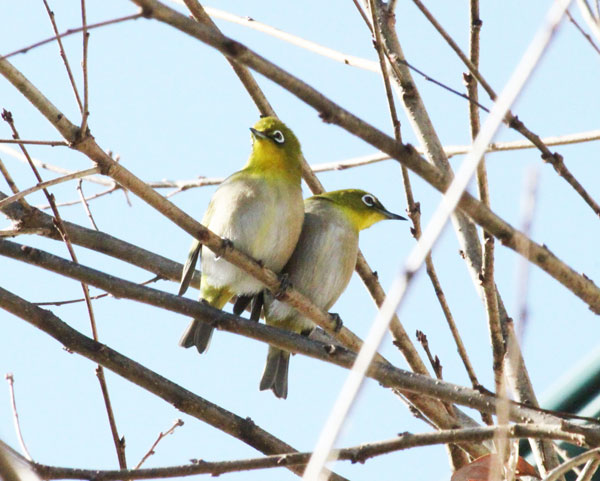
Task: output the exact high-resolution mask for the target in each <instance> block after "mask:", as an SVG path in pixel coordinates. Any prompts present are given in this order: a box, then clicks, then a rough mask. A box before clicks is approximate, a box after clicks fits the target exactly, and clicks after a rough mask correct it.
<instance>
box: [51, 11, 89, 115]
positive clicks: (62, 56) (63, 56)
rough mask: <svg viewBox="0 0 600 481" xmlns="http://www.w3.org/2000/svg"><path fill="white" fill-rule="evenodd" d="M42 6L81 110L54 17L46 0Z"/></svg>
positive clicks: (77, 93) (73, 79)
mask: <svg viewBox="0 0 600 481" xmlns="http://www.w3.org/2000/svg"><path fill="white" fill-rule="evenodd" d="M43 1H44V6H45V7H46V11H47V12H48V17H49V18H50V22H51V23H52V29H53V30H54V35H55V36H56V41H57V43H58V49H59V51H60V57H61V58H62V60H63V63H64V64H65V68H66V69H67V75H68V76H69V82H70V83H71V87H72V88H73V93H74V94H75V99H76V100H77V105H79V111H80V112H83V105H82V103H81V97H80V96H79V91H78V90H77V85H76V84H75V78H74V77H73V72H72V71H71V67H70V65H69V60H68V59H67V54H66V52H65V48H64V47H63V43H62V40H61V37H60V34H59V33H58V27H57V26H56V21H55V19H54V12H53V11H52V10H50V5H48V0H43Z"/></svg>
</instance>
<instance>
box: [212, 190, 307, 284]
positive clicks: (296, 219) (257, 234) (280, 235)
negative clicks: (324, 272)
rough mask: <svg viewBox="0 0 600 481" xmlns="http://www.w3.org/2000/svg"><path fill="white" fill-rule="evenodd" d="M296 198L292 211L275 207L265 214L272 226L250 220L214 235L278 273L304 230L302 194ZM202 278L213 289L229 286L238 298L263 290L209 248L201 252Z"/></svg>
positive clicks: (218, 230)
mask: <svg viewBox="0 0 600 481" xmlns="http://www.w3.org/2000/svg"><path fill="white" fill-rule="evenodd" d="M294 194H295V193H294ZM297 194H298V195H297V197H298V199H297V202H296V205H292V206H290V208H289V209H280V208H278V207H279V205H278V204H277V203H276V204H275V207H274V208H273V209H270V211H269V212H263V213H262V214H263V216H262V217H264V218H268V219H270V221H269V222H264V221H263V222H261V221H260V219H257V218H256V217H250V216H248V217H247V218H241V219H236V222H229V223H227V228H226V229H218V228H216V229H214V232H215V233H217V234H219V235H220V236H221V237H224V238H227V239H229V240H231V241H232V242H233V245H234V247H235V248H236V249H239V250H241V251H242V252H245V253H246V254H248V255H249V256H251V257H253V258H254V259H256V260H258V261H261V262H262V263H263V264H264V266H265V267H267V268H269V269H271V270H273V271H275V272H279V271H280V270H281V269H282V268H283V266H284V265H285V263H286V262H287V260H288V259H289V258H290V256H291V255H292V252H293V250H294V247H295V246H296V242H297V239H298V237H299V235H300V230H301V228H302V219H303V217H304V211H303V205H302V194H301V192H300V191H299V190H298V193H297ZM209 228H211V226H210V225H209ZM202 276H203V278H206V280H207V282H208V283H209V284H210V285H211V286H213V287H222V286H227V287H229V289H230V290H231V291H233V292H235V293H236V294H255V293H257V292H260V291H261V290H262V289H263V288H264V285H263V284H262V283H261V282H260V281H258V280H256V279H254V278H253V277H252V276H250V275H249V274H246V273H245V272H244V271H242V270H241V269H239V268H238V267H236V266H234V265H233V264H230V263H229V262H227V261H226V260H225V259H223V258H217V257H216V256H215V254H214V253H213V252H212V251H211V250H209V249H207V248H203V249H202Z"/></svg>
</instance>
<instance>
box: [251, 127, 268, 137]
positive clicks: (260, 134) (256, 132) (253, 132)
mask: <svg viewBox="0 0 600 481" xmlns="http://www.w3.org/2000/svg"><path fill="white" fill-rule="evenodd" d="M250 132H252V135H253V136H254V138H255V139H268V137H267V135H266V134H265V133H264V132H261V131H260V130H256V129H255V128H252V127H250Z"/></svg>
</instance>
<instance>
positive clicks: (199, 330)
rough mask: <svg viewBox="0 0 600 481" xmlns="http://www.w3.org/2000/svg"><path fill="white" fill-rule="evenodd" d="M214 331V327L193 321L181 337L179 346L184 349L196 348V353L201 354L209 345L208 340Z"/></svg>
mask: <svg viewBox="0 0 600 481" xmlns="http://www.w3.org/2000/svg"><path fill="white" fill-rule="evenodd" d="M214 329H215V328H214V327H212V326H210V325H209V324H207V323H206V322H201V321H197V320H196V319H194V320H192V322H190V325H189V326H188V327H187V329H186V330H185V332H184V333H183V336H181V339H180V340H179V345H180V346H181V347H185V348H188V347H192V346H196V349H198V352H199V353H200V354H202V353H203V352H205V351H206V350H207V349H208V346H209V345H210V339H211V337H212V333H213V331H214Z"/></svg>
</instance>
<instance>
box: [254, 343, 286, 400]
mask: <svg viewBox="0 0 600 481" xmlns="http://www.w3.org/2000/svg"><path fill="white" fill-rule="evenodd" d="M289 363H290V353H289V352H287V351H282V350H281V349H278V348H276V347H272V346H269V353H268V354H267V363H266V364H265V371H264V372H263V377H262V379H261V381H260V390H261V391H264V390H265V389H271V391H273V393H274V394H275V396H277V397H278V398H281V399H285V398H287V393H288V366H289Z"/></svg>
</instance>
